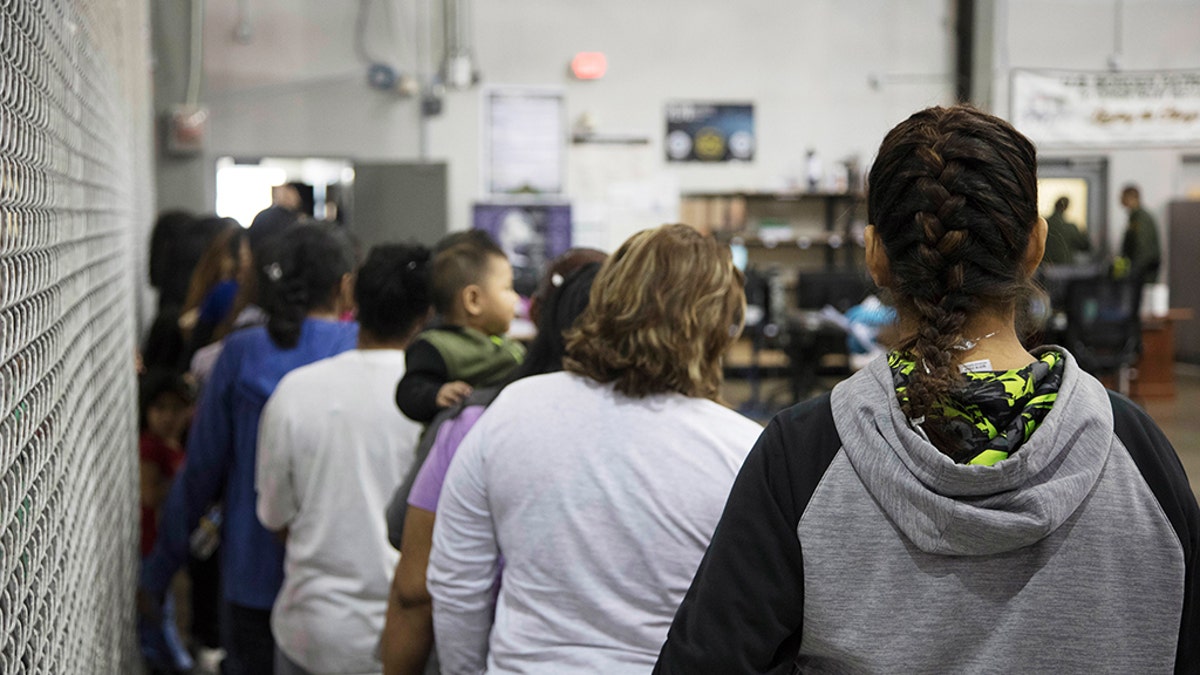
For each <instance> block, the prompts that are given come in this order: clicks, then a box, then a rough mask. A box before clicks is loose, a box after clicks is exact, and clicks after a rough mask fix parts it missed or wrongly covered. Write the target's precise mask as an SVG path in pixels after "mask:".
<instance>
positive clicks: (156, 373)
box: [138, 368, 196, 431]
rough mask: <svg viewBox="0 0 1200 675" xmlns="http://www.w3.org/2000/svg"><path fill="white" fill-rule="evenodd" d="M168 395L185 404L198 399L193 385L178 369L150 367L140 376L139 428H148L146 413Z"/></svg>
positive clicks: (142, 429)
mask: <svg viewBox="0 0 1200 675" xmlns="http://www.w3.org/2000/svg"><path fill="white" fill-rule="evenodd" d="M166 396H174V397H176V398H178V399H179V401H180V402H181V403H183V404H184V405H191V404H192V403H194V402H195V400H196V395H195V393H194V392H193V391H192V387H191V385H189V384H188V383H187V380H185V379H183V375H182V374H180V373H179V372H178V371H175V370H171V369H169V368H148V369H147V370H146V372H145V373H143V374H142V376H141V377H140V378H138V429H139V430H141V431H145V430H146V413H147V411H149V410H150V408H152V407H153V406H156V405H159V404H160V402H161V401H162V400H163V398H164V397H166Z"/></svg>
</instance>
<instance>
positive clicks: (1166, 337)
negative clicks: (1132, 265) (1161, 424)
mask: <svg viewBox="0 0 1200 675" xmlns="http://www.w3.org/2000/svg"><path fill="white" fill-rule="evenodd" d="M1193 318H1195V312H1193V311H1192V310H1191V309H1188V308H1182V309H1170V310H1167V313H1166V314H1164V315H1162V316H1144V317H1142V356H1141V358H1140V359H1138V362H1137V364H1136V365H1135V366H1134V367H1135V368H1137V377H1135V378H1133V381H1132V382H1131V383H1130V385H1129V393H1130V396H1132V397H1133V398H1135V399H1148V398H1149V399H1173V398H1175V322H1176V321H1188V320H1191V319H1193Z"/></svg>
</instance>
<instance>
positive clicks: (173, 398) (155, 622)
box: [138, 368, 195, 673]
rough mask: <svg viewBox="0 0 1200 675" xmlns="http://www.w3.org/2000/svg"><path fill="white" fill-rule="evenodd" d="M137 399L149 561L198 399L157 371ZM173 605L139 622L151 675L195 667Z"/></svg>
mask: <svg viewBox="0 0 1200 675" xmlns="http://www.w3.org/2000/svg"><path fill="white" fill-rule="evenodd" d="M138 398H139V406H138V407H139V422H140V424H139V426H140V428H141V433H140V436H139V439H138V467H139V475H140V485H141V489H140V492H141V515H142V540H141V556H142V557H145V556H146V555H148V554H149V553H150V551H151V550H152V549H153V548H154V541H155V539H156V538H157V535H158V516H159V509H160V508H161V506H162V503H163V501H164V500H165V499H166V496H167V491H168V490H169V489H170V487H171V481H172V480H173V479H174V478H175V474H176V473H178V472H179V467H180V466H181V465H182V464H183V459H184V453H183V436H184V434H185V433H186V432H187V427H188V423H189V422H191V419H192V405H193V403H194V400H195V397H194V396H193V394H192V390H191V387H189V386H188V384H187V382H185V381H184V379H183V377H182V376H180V375H179V374H178V373H176V372H174V371H172V370H169V369H161V368H155V369H151V370H149V371H147V372H146V373H144V374H143V375H142V376H141V378H140V381H139V386H138ZM174 605H175V603H174V599H173V598H171V597H167V598H165V602H164V608H163V612H162V616H161V617H160V618H155V619H151V618H149V617H142V618H140V620H139V621H138V636H139V641H140V643H141V648H142V655H143V657H144V658H145V659H146V664H147V667H148V668H149V669H150V671H151V672H166V673H171V672H185V671H187V670H189V669H190V668H191V667H192V661H191V657H190V656H189V655H188V653H187V650H186V649H185V648H184V647H183V642H182V640H181V639H180V637H179V632H178V628H177V627H176V625H175V612H174Z"/></svg>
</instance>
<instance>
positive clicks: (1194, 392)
mask: <svg viewBox="0 0 1200 675" xmlns="http://www.w3.org/2000/svg"><path fill="white" fill-rule="evenodd" d="M1175 384H1176V389H1177V390H1178V391H1177V395H1176V397H1175V400H1174V401H1143V402H1141V403H1142V407H1144V408H1145V409H1146V412H1148V413H1150V416H1151V417H1153V418H1154V421H1155V422H1158V425H1159V426H1160V427H1162V430H1163V432H1164V433H1166V434H1167V438H1169V439H1171V445H1174V446H1175V452H1177V453H1179V459H1180V461H1182V462H1183V468H1184V470H1185V471H1187V475H1188V478H1190V479H1191V481H1192V491H1193V492H1195V493H1196V495H1197V498H1198V499H1200V367H1197V366H1188V365H1179V366H1177V367H1176V370H1175Z"/></svg>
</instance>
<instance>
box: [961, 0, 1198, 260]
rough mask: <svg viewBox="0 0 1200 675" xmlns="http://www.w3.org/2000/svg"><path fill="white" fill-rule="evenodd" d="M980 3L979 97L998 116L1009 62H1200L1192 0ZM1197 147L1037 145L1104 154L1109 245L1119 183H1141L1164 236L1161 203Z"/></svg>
mask: <svg viewBox="0 0 1200 675" xmlns="http://www.w3.org/2000/svg"><path fill="white" fill-rule="evenodd" d="M983 6H984V7H985V9H984V10H983V12H984V14H983V16H982V17H981V18H982V20H983V21H985V22H990V26H988V25H985V26H984V28H985V30H986V29H987V28H990V29H991V35H990V41H991V53H990V58H991V62H990V64H988V63H986V62H985V63H984V64H983V66H984V68H985V69H990V77H986V76H985V80H986V81H985V82H983V83H980V84H983V85H984V87H986V88H987V89H989V90H990V91H988V92H987V93H986V94H985V97H987V96H989V95H990V100H989V99H987V98H985V104H986V105H987V106H988V107H989V108H990V109H991V110H992V111H993V112H995V113H997V114H999V115H1002V116H1008V114H1009V97H1008V87H1009V77H1010V75H1011V70H1012V69H1013V68H1052V69H1078V70H1106V69H1108V68H1110V66H1111V65H1112V64H1113V63H1114V61H1115V63H1116V65H1118V66H1119V67H1120V68H1121V69H1122V70H1182V69H1200V2H1197V1H1196V0H994V1H993V2H985V3H984V4H983ZM1114 57H1115V59H1114ZM986 58H987V56H986V55H985V60H986ZM989 67H990V68H989ZM1198 150H1200V138H1197V139H1196V141H1195V143H1194V144H1192V145H1190V146H1181V147H1147V148H1129V147H1126V148H1106V147H1094V148H1086V149H1083V150H1079V149H1074V148H1072V149H1064V148H1054V147H1053V146H1047V147H1042V148H1039V152H1040V153H1041V154H1042V155H1043V156H1083V155H1101V156H1105V157H1107V158H1108V160H1109V186H1108V194H1109V207H1108V211H1109V224H1108V225H1109V227H1108V232H1109V244H1110V246H1112V247H1113V248H1114V249H1119V247H1120V238H1121V235H1122V234H1123V233H1124V231H1125V222H1126V215H1125V211H1124V209H1122V208H1121V205H1120V196H1121V195H1120V190H1121V187H1122V186H1123V185H1125V184H1127V183H1137V184H1139V185H1140V186H1141V188H1142V202H1143V205H1144V206H1146V207H1147V208H1148V209H1149V210H1150V211H1151V212H1152V213H1153V214H1154V215H1155V217H1156V218H1157V219H1158V221H1159V223H1160V226H1161V227H1162V228H1163V235H1164V236H1165V234H1166V232H1165V229H1166V226H1167V224H1166V223H1165V222H1164V221H1165V215H1166V206H1167V203H1168V202H1169V201H1171V200H1172V199H1180V198H1183V197H1184V196H1185V186H1186V184H1187V174H1186V169H1185V165H1184V158H1185V157H1186V156H1188V155H1195V154H1196V153H1197V151H1198ZM1164 278H1165V276H1164Z"/></svg>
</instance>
